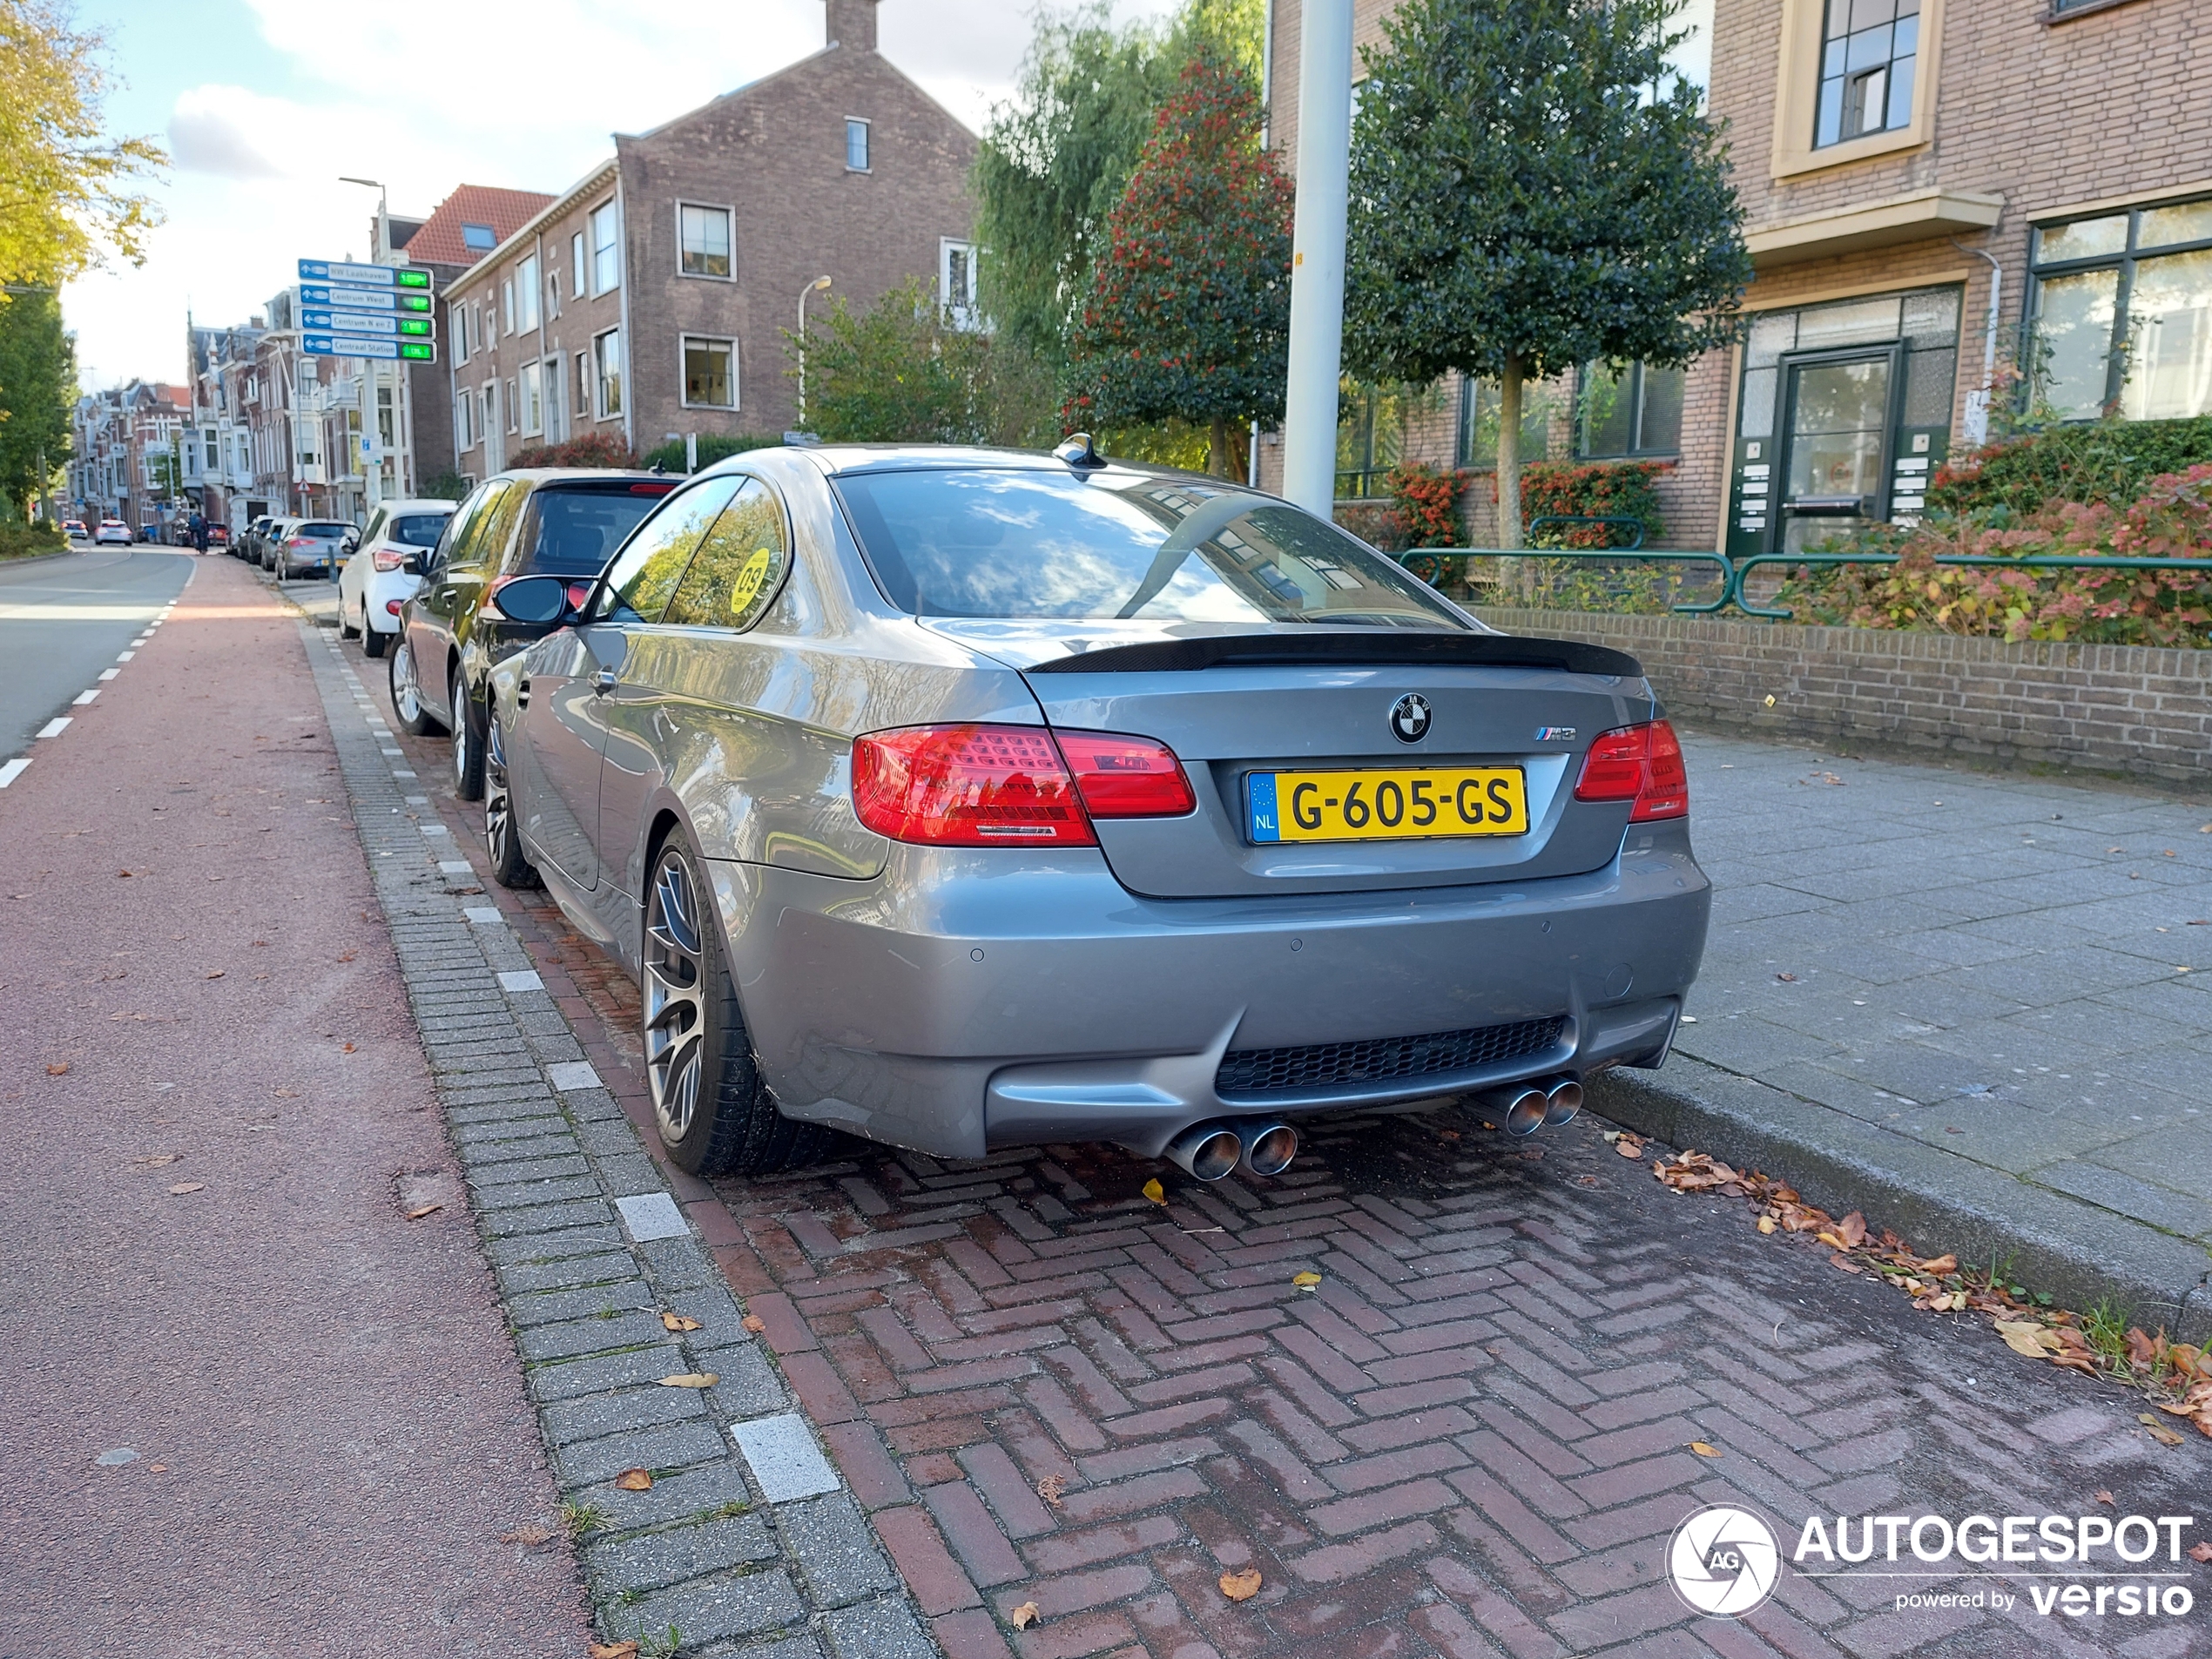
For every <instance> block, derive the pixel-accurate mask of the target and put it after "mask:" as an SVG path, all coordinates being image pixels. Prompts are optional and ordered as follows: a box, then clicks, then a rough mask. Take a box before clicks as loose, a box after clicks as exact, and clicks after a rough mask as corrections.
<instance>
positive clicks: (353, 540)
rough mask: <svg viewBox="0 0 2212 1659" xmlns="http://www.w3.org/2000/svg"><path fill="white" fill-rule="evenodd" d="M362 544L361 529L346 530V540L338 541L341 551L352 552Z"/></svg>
mask: <svg viewBox="0 0 2212 1659" xmlns="http://www.w3.org/2000/svg"><path fill="white" fill-rule="evenodd" d="M360 546H361V532H360V531H359V530H348V531H347V532H346V538H345V540H343V541H341V542H340V543H338V550H339V551H340V552H341V553H351V552H353V551H354V550H356V549H358V548H359V547H360Z"/></svg>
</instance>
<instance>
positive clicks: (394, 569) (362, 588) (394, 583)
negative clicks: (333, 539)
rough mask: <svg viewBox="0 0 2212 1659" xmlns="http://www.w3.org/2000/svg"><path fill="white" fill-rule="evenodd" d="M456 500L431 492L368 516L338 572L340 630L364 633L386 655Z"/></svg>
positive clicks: (372, 651)
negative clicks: (436, 496)
mask: <svg viewBox="0 0 2212 1659" xmlns="http://www.w3.org/2000/svg"><path fill="white" fill-rule="evenodd" d="M456 505H458V503H457V502H449V501H436V500H433V499H429V498H428V497H426V498H423V499H421V500H415V501H393V502H384V503H383V504H382V505H381V506H380V507H378V508H377V509H376V510H375V511H374V512H373V513H371V514H370V515H369V518H368V524H367V525H366V526H365V527H364V528H363V529H362V530H361V541H360V543H358V544H357V545H356V546H355V548H354V552H353V556H351V557H350V558H348V559H347V561H346V563H345V565H344V567H343V569H341V570H340V572H339V574H338V632H339V635H340V637H341V638H346V639H351V638H352V637H354V635H356V634H359V635H360V636H361V649H362V650H363V651H366V652H367V653H368V655H369V656H371V657H381V656H382V655H383V654H384V648H385V647H386V646H387V645H388V644H391V642H392V641H393V640H394V639H395V638H396V637H398V635H399V631H400V607H401V605H403V604H406V603H407V602H408V600H409V599H411V598H413V597H415V590H416V589H417V588H419V587H421V585H422V566H423V564H424V563H425V562H426V561H427V560H428V557H429V553H430V550H431V549H432V548H434V547H435V546H436V545H437V544H438V536H439V533H440V532H441V531H442V530H443V529H445V527H446V520H448V519H449V518H451V517H452V516H453V509H454V508H455V506H456Z"/></svg>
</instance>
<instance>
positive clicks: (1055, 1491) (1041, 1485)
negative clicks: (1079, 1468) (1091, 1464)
mask: <svg viewBox="0 0 2212 1659" xmlns="http://www.w3.org/2000/svg"><path fill="white" fill-rule="evenodd" d="M1067 1490H1068V1483H1067V1482H1066V1481H1065V1480H1062V1479H1061V1478H1060V1477H1059V1476H1058V1475H1056V1474H1048V1475H1047V1476H1045V1478H1044V1479H1043V1480H1040V1481H1038V1482H1037V1496H1039V1497H1040V1498H1042V1499H1043V1500H1044V1501H1046V1502H1047V1503H1049V1504H1050V1505H1051V1506H1052V1507H1054V1508H1055V1509H1057V1508H1058V1507H1060V1500H1061V1498H1062V1496H1064V1495H1065V1494H1066V1493H1067Z"/></svg>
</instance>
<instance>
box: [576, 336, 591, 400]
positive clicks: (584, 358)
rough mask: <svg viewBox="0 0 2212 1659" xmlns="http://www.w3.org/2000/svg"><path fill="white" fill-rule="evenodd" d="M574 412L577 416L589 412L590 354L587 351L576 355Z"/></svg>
mask: <svg viewBox="0 0 2212 1659" xmlns="http://www.w3.org/2000/svg"><path fill="white" fill-rule="evenodd" d="M576 412H577V415H578V416H583V415H589V414H590V412H591V354H590V352H588V351H580V352H578V353H577V354H576Z"/></svg>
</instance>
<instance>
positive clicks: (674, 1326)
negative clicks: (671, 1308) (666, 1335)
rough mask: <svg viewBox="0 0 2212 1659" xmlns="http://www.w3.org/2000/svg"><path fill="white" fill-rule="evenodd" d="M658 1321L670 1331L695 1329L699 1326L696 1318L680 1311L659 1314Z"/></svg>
mask: <svg viewBox="0 0 2212 1659" xmlns="http://www.w3.org/2000/svg"><path fill="white" fill-rule="evenodd" d="M660 1322H661V1323H662V1324H663V1325H666V1326H667V1327H668V1328H669V1329H670V1330H671V1331H696V1330H698V1328H699V1322H698V1320H697V1319H694V1318H689V1317H687V1316H686V1315H685V1314H681V1313H664V1314H662V1315H661V1316H660Z"/></svg>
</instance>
